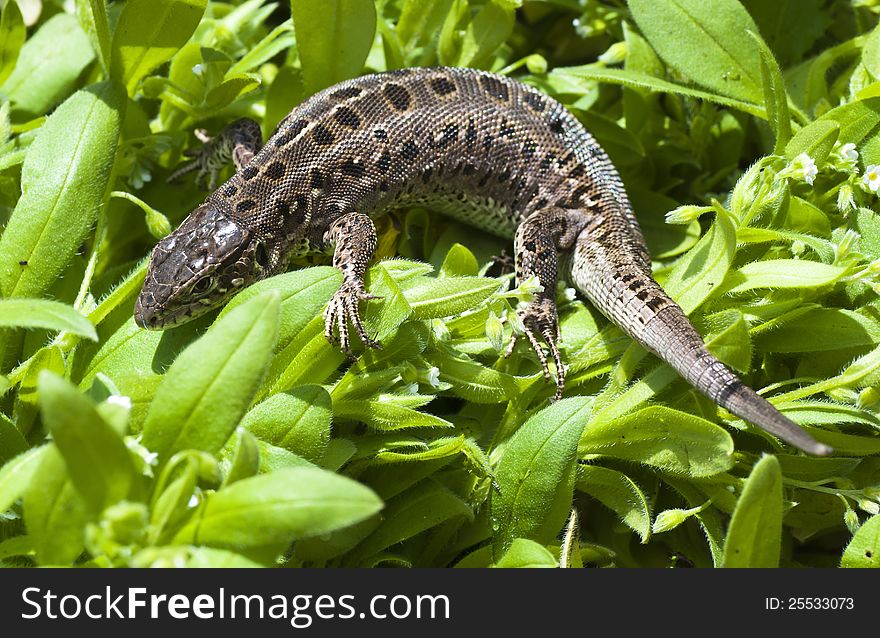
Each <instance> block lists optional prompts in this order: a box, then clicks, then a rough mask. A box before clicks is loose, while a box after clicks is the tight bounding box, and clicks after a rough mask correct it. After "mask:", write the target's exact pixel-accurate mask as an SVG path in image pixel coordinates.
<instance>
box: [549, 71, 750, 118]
mask: <svg viewBox="0 0 880 638" xmlns="http://www.w3.org/2000/svg"><path fill="white" fill-rule="evenodd" d="M549 77H550V79H551V80H552V79H553V78H554V77H557V78H559V79H561V80H568V81H572V82H574V83H575V84H576V85H577V84H580V85H583V82H584V81H585V80H586V81H595V82H607V83H609V84H621V85H623V86H627V87H630V88H636V89H648V90H650V91H657V92H659V93H673V94H676V95H684V96H687V97H694V98H697V99H701V100H706V101H707V102H712V103H714V104H720V105H722V106H729V107H731V108H734V109H737V110H739V111H742V112H744V113H749V114H751V115H755V116H757V117H760V118H763V119H766V118H767V111H766V109H764V107H762V106H760V105H759V104H758V102H760V99H759V98H757V97H756V98H755V101H750V100H741V99H734V98H730V97H726V96H724V95H717V94H715V93H711V92H708V91H702V90H700V89H694V88H691V87H689V86H684V85H682V84H676V83H674V82H669V81H667V80H663V79H661V78H658V77H655V76H653V75H648V74H647V73H642V72H639V71H629V70H626V69H609V68H605V67H600V66H595V65H585V66H577V67H561V68H558V69H553V71H551V72H550V74H549ZM758 95H760V94H758Z"/></svg>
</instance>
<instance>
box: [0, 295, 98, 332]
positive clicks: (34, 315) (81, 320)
mask: <svg viewBox="0 0 880 638" xmlns="http://www.w3.org/2000/svg"><path fill="white" fill-rule="evenodd" d="M0 327H3V328H45V329H46V330H58V331H61V330H66V331H67V332H70V333H73V334H75V335H79V336H81V337H86V338H87V339H91V340H92V341H97V340H98V334H97V333H96V332H95V326H93V325H92V323H91V322H90V321H89V320H88V319H86V318H85V317H83V316H82V315H81V314H80V313H78V312H77V311H76V310H74V309H73V308H71V307H70V306H68V305H66V304H63V303H59V302H57V301H49V300H48V299H0Z"/></svg>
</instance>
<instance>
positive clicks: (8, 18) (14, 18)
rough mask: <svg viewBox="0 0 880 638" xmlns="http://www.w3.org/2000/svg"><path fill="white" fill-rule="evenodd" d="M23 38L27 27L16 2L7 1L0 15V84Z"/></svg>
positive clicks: (13, 61) (5, 76)
mask: <svg viewBox="0 0 880 638" xmlns="http://www.w3.org/2000/svg"><path fill="white" fill-rule="evenodd" d="M25 38H27V29H26V28H25V26H24V18H22V16H21V9H19V8H18V3H17V2H15V1H14V0H13V2H7V3H6V6H5V7H4V8H3V14H2V15H0V84H3V83H4V82H5V81H6V78H8V77H9V74H10V73H12V70H13V69H14V68H15V63H16V62H17V61H18V55H19V52H20V51H21V47H22V45H23V44H24V41H25ZM0 141H2V140H0Z"/></svg>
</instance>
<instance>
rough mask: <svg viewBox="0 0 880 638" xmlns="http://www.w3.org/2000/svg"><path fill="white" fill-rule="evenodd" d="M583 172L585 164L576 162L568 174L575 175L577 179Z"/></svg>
mask: <svg viewBox="0 0 880 638" xmlns="http://www.w3.org/2000/svg"><path fill="white" fill-rule="evenodd" d="M583 174H584V165H583V164H576V165H575V167H574V168H573V169H571V170H570V171H569V172H568V176H569V177H573V178H575V179H577V178H578V177H582V176H583Z"/></svg>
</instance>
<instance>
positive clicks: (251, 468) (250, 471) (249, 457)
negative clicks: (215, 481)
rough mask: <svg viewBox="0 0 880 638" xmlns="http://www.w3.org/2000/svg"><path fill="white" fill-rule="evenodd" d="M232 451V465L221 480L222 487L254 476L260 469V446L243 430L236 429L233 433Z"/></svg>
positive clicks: (252, 436)
mask: <svg viewBox="0 0 880 638" xmlns="http://www.w3.org/2000/svg"><path fill="white" fill-rule="evenodd" d="M234 450H235V451H234V452H233V453H232V464H231V465H230V466H229V471H228V472H227V473H226V478H225V479H223V484H224V485H229V484H231V483H235V482H236V481H240V480H242V479H246V478H250V477H251V476H255V475H256V474H257V472H258V471H259V469H260V444H259V442H258V441H257V439H256V438H255V437H254V435H253V434H251V433H250V432H248V431H247V430H245V429H244V428H237V429H236V431H235V444H234Z"/></svg>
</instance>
